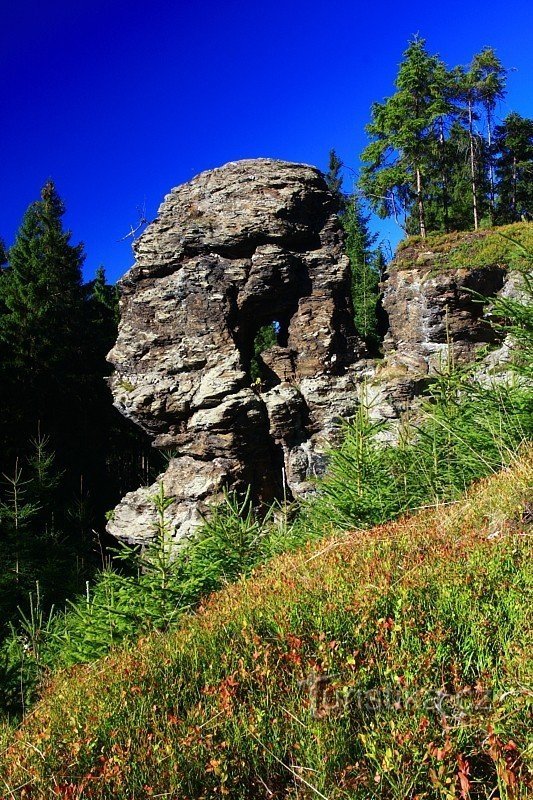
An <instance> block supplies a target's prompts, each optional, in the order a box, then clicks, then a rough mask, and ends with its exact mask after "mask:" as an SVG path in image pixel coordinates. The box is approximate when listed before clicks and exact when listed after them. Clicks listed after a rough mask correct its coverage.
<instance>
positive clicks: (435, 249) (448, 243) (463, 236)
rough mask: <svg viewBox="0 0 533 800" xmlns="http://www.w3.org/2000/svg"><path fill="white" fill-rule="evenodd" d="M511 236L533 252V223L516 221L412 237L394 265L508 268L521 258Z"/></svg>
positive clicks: (397, 254)
mask: <svg viewBox="0 0 533 800" xmlns="http://www.w3.org/2000/svg"><path fill="white" fill-rule="evenodd" d="M509 239H513V240H514V241H516V242H519V243H520V244H521V245H522V246H523V247H525V248H526V249H527V250H529V252H533V224H532V223H529V222H515V223H514V224H512V225H502V226H500V227H498V228H488V229H486V230H479V231H470V232H466V231H458V232H454V233H432V234H429V236H428V237H427V238H426V239H421V238H420V237H419V236H410V237H408V238H407V239H405V240H404V241H403V242H401V243H400V245H399V246H398V251H397V253H396V256H395V259H394V266H395V268H396V269H413V267H428V268H431V269H433V268H434V269H435V270H439V271H440V270H446V269H458V268H461V267H488V266H495V265H497V266H503V267H508V266H510V265H512V263H513V262H514V261H516V259H520V252H519V251H518V252H517V248H516V246H515V245H514V244H513V243H512V242H510V241H509Z"/></svg>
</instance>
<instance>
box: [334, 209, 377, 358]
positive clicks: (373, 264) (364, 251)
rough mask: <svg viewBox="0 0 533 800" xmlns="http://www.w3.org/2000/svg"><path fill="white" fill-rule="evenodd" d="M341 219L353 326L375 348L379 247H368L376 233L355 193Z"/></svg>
mask: <svg viewBox="0 0 533 800" xmlns="http://www.w3.org/2000/svg"><path fill="white" fill-rule="evenodd" d="M341 222H342V225H343V228H344V231H345V246H346V255H347V256H348V258H349V259H350V267H351V278H352V281H351V283H352V305H353V311H354V322H355V327H356V329H357V331H358V333H359V334H360V335H361V337H362V338H363V339H364V340H365V341H366V343H367V345H368V346H369V347H370V348H371V349H372V350H374V351H375V350H376V349H377V348H378V346H379V341H380V337H379V332H378V320H377V303H378V297H379V282H380V278H381V273H380V271H381V269H382V268H383V255H382V253H381V251H380V250H379V249H378V250H373V249H372V246H373V245H374V244H375V242H376V238H377V236H376V235H372V234H371V233H370V231H369V229H368V216H366V215H365V214H364V212H363V210H362V207H361V203H360V201H359V200H358V199H357V197H356V196H355V195H353V196H352V197H350V198H349V199H348V200H347V201H346V204H345V211H344V213H343V215H342V217H341Z"/></svg>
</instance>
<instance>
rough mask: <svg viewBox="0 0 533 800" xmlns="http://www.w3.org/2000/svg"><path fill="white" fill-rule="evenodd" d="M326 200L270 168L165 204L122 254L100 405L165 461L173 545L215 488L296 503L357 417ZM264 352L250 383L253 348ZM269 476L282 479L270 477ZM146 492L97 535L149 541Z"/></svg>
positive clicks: (309, 171) (340, 277)
mask: <svg viewBox="0 0 533 800" xmlns="http://www.w3.org/2000/svg"><path fill="white" fill-rule="evenodd" d="M335 212H336V206H335V201H334V199H333V197H332V196H331V194H330V193H329V192H328V190H327V187H326V184H325V182H324V179H323V177H322V175H321V173H320V172H319V171H318V170H316V169H315V168H313V167H309V166H306V165H302V164H292V163H286V162H281V161H273V160H269V159H257V160H249V161H240V162H235V163H230V164H227V165H226V166H224V167H221V168H220V169H215V170H212V171H209V172H205V173H202V174H201V175H199V176H198V177H196V178H195V179H194V180H192V181H191V182H190V183H187V184H184V185H183V186H179V187H178V188H176V189H174V190H173V191H172V192H171V193H170V194H169V195H167V197H166V198H165V201H164V202H163V204H162V206H161V207H160V209H159V215H158V217H157V219H156V220H155V222H153V223H152V224H151V225H150V226H149V227H148V228H147V229H146V230H145V232H144V233H143V235H142V236H141V238H140V239H139V240H138V241H137V242H136V243H135V248H134V249H135V256H136V263H135V265H134V266H133V268H132V269H131V270H130V271H129V272H128V273H127V274H126V276H125V277H124V278H123V279H122V281H121V323H120V328H119V335H118V340H117V343H116V345H115V347H114V348H113V350H112V351H111V353H110V355H109V360H110V361H111V363H112V364H114V366H115V373H114V374H113V377H112V379H111V388H112V391H113V395H114V399H115V404H116V405H117V407H118V408H119V409H120V410H121V411H122V413H123V414H125V415H126V416H127V417H129V418H130V419H132V420H133V421H134V422H135V423H137V424H138V425H140V426H141V427H142V428H143V429H144V430H145V431H146V432H147V433H148V434H149V435H150V436H151V437H152V438H153V441H154V444H155V446H157V447H160V448H165V449H167V450H168V451H169V452H170V453H171V454H172V458H171V460H170V462H169V467H168V470H167V472H166V473H165V474H164V475H163V476H162V478H161V479H162V480H163V482H164V485H165V490H166V493H167V494H169V495H170V496H172V497H174V498H175V501H174V504H173V506H172V507H171V509H170V513H171V517H172V525H173V534H174V536H175V538H176V540H179V539H180V538H182V537H183V536H186V535H188V534H190V533H191V531H192V530H193V529H194V527H195V526H197V525H198V523H199V521H200V520H201V514H202V513H203V512H205V510H206V508H207V507H208V504H209V503H210V502H211V503H212V502H213V501H214V500H216V499H217V498H218V497H219V496H220V493H221V491H222V489H223V488H224V487H228V488H239V487H242V486H244V485H246V484H250V485H251V487H252V491H253V494H254V496H255V497H256V498H258V499H263V500H271V499H272V498H274V497H276V496H278V497H279V496H281V495H282V492H283V480H286V485H287V487H288V489H289V491H290V492H292V493H294V494H301V493H304V492H306V491H307V490H308V489H309V481H310V478H311V477H312V476H313V475H314V474H317V473H319V472H321V471H322V470H323V462H324V459H323V449H324V445H325V444H326V442H327V441H330V440H331V439H332V437H334V435H335V428H336V422H337V421H338V418H339V416H347V415H349V414H350V413H353V410H354V407H355V405H356V403H357V399H356V391H355V388H356V387H355V378H354V374H353V373H352V371H351V366H352V365H353V363H354V362H355V361H356V360H357V359H358V357H360V355H362V354H363V350H364V347H363V344H362V342H361V341H360V340H359V339H358V338H357V336H356V333H355V330H354V327H353V322H352V319H351V313H350V305H349V264H348V261H347V259H346V257H345V256H344V255H343V253H342V237H341V232H340V226H339V222H338V219H337V216H336V213H335ZM273 321H275V322H276V323H277V325H278V328H279V332H278V344H277V345H276V346H275V347H272V348H271V349H270V350H269V351H267V352H265V353H264V354H263V356H262V380H261V384H260V385H259V384H254V385H253V384H252V381H251V378H250V362H251V358H252V355H253V352H252V350H253V342H254V338H255V334H256V333H257V331H258V330H259V328H260V327H261V326H263V325H266V324H269V323H271V322H273ZM283 476H284V477H283ZM155 491H156V486H153V487H148V488H143V489H139V490H137V491H136V492H131V493H130V494H128V495H127V496H126V497H125V498H124V499H123V501H122V502H121V503H120V504H119V506H118V507H117V508H116V510H115V513H114V517H113V520H111V521H110V523H109V526H108V529H109V531H110V533H112V534H113V535H115V536H117V537H118V538H120V539H125V540H128V541H135V542H142V541H146V539H147V538H150V536H151V535H152V529H151V523H152V521H153V515H154V511H153V508H152V504H151V502H150V498H151V496H153V495H154V494H155Z"/></svg>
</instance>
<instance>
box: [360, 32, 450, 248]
mask: <svg viewBox="0 0 533 800" xmlns="http://www.w3.org/2000/svg"><path fill="white" fill-rule="evenodd" d="M448 81H449V78H448V73H447V71H446V68H445V66H444V64H443V63H442V61H441V60H440V59H439V58H438V56H432V55H430V54H429V53H428V52H427V50H426V46H425V41H424V40H423V39H419V38H418V37H415V38H414V39H413V40H412V41H411V42H410V43H409V46H408V48H407V50H406V51H405V53H404V60H403V61H402V63H401V64H400V68H399V71H398V76H397V78H396V89H397V91H396V93H395V94H394V95H392V96H391V97H389V98H388V99H387V100H385V101H384V102H383V103H374V105H373V106H372V121H371V122H370V124H369V125H368V126H367V131H368V133H369V135H370V137H371V139H372V141H371V143H370V144H369V145H368V147H367V148H366V149H365V151H364V152H363V154H362V156H361V158H362V161H363V162H364V165H363V168H362V171H361V179H360V187H361V189H362V191H363V192H364V194H365V196H366V197H367V198H368V199H369V201H370V203H371V205H372V207H373V208H374V209H375V210H376V211H377V212H378V214H379V215H380V216H382V217H385V216H391V215H393V216H394V217H395V219H396V220H397V221H399V214H400V212H401V211H402V210H403V213H404V216H407V213H408V212H409V210H410V208H411V206H412V204H413V203H416V207H417V219H418V226H419V231H420V234H421V235H422V236H425V235H426V220H425V187H424V173H425V172H426V165H427V162H428V159H429V157H430V153H431V150H432V140H433V135H434V125H435V123H436V121H437V120H438V119H439V118H441V117H442V116H443V115H445V114H446V113H448V103H447V98H446V87H447V84H448Z"/></svg>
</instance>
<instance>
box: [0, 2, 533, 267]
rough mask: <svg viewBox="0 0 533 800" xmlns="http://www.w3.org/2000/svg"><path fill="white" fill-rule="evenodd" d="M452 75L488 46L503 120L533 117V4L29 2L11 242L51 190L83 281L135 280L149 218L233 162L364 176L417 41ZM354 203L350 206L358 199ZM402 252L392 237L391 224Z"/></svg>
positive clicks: (12, 63) (17, 99) (19, 34)
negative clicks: (378, 105)
mask: <svg viewBox="0 0 533 800" xmlns="http://www.w3.org/2000/svg"><path fill="white" fill-rule="evenodd" d="M417 32H418V33H420V35H421V36H423V37H424V38H426V40H427V45H428V49H429V50H430V51H431V52H438V53H440V55H441V56H442V58H443V59H444V60H445V61H446V62H447V63H448V64H450V65H453V64H464V63H467V62H468V61H469V60H470V58H471V56H472V55H473V54H474V53H475V52H477V51H479V50H480V49H481V48H482V47H483V46H485V45H491V46H493V47H495V48H496V50H497V52H498V55H499V56H500V58H501V60H502V61H503V63H504V64H505V66H506V67H508V68H509V69H511V70H512V71H511V72H510V74H509V83H508V96H507V99H506V101H505V103H504V104H502V106H501V107H500V109H499V115H500V116H501V117H503V116H505V115H506V114H507V113H508V112H509V111H510V110H516V111H519V112H520V113H521V114H523V115H524V116H529V117H533V84H532V80H531V78H532V74H531V73H532V69H531V68H532V61H533V56H532V40H533V37H532V33H533V30H532V14H531V4H530V1H529V0H507V2H505V3H503V4H502V3H501V2H495V0H485V2H483V3H480V2H479V0H476V1H474V0H445V2H444V3H430V2H421V0H411V1H409V0H407V2H403V3H401V2H395V3H389V2H381V3H379V2H374V3H372V2H369V0H366V1H364V0H352V2H348V0H339V1H338V2H335V0H330V2H323V1H322V0H320V1H319V0H315V1H314V2H313V0H306V2H303V0H285V2H279V1H278V0H272V1H271V2H263V3H260V2H256V0H248V1H247V2H245V0H218V2H215V1H214V0H204V2H201V1H199V0H197V1H196V2H183V0H175V2H169V1H168V0H159V2H157V3H150V2H149V0H144V1H143V2H138V0H48V2H46V3H44V2H42V0H39V2H36V1H35V0H19V2H18V3H16V4H15V3H12V4H11V7H7V6H6V7H5V8H3V10H2V26H1V29H0V76H1V80H0V109H1V114H2V124H1V125H0V192H1V204H0V236H1V237H2V238H4V240H5V241H6V243H7V244H8V245H9V244H11V243H12V241H13V238H14V236H15V232H16V230H17V228H18V225H19V224H20V220H21V217H22V215H23V213H24V210H25V209H26V207H27V206H28V204H29V203H30V202H31V201H32V200H34V199H37V198H38V196H39V190H40V187H41V186H42V184H43V183H44V182H45V181H46V180H47V178H49V177H51V178H53V180H54V181H55V182H56V185H57V188H58V190H59V192H60V194H61V196H62V197H63V199H64V201H65V203H66V205H67V209H68V212H67V217H66V222H67V224H68V226H69V227H70V228H71V230H72V232H73V241H74V242H78V241H80V240H81V241H83V242H84V243H85V248H86V253H87V260H86V271H85V272H86V277H87V278H90V277H92V275H93V274H94V270H95V269H96V267H97V266H98V265H99V264H103V265H104V266H105V267H106V270H107V273H108V277H109V278H110V279H112V280H115V279H116V278H118V277H119V276H120V275H121V274H123V273H124V272H125V270H126V269H128V267H129V266H131V264H132V261H133V258H132V254H131V244H130V241H131V240H126V241H123V242H120V241H119V240H120V239H121V237H122V236H124V235H125V234H126V233H127V232H128V230H129V229H130V226H131V225H134V226H135V225H136V223H137V220H138V211H137V208H138V207H142V206H143V205H144V204H145V207H146V213H147V216H148V217H149V218H151V217H153V216H155V213H156V211H157V207H158V206H159V204H160V202H161V201H162V199H163V197H164V195H165V194H166V193H167V192H168V191H169V190H170V189H171V188H172V187H173V186H176V185H177V184H179V183H182V182H183V181H186V180H188V179H190V178H191V177H193V176H194V175H195V174H197V173H198V172H200V171H202V170H204V169H209V168H212V167H215V166H219V165H221V164H223V163H225V162H227V161H231V160H235V159H239V158H250V157H256V156H268V157H273V158H283V159H288V160H292V161H302V162H306V163H311V164H316V165H317V166H319V167H320V168H325V167H326V164H327V158H328V152H329V150H330V148H332V147H334V148H335V149H336V150H337V152H338V153H339V155H340V156H341V158H342V159H343V160H344V161H345V163H346V164H349V165H351V166H353V167H357V166H358V159H359V154H360V152H361V150H362V148H363V147H364V145H365V143H366V137H365V133H364V126H365V124H366V123H367V122H368V120H369V109H370V105H371V103H372V102H373V101H375V100H382V99H383V98H384V97H386V96H387V95H389V94H390V93H391V92H392V90H393V87H392V84H393V81H394V78H395V75H396V71H397V65H398V63H399V61H400V60H401V54H402V52H403V50H405V47H406V44H407V41H408V39H409V38H410V37H411V36H412V35H413V34H414V33H417ZM346 188H347V189H349V188H350V181H349V180H348V181H347V185H346ZM380 230H381V232H382V235H383V236H384V237H385V238H390V239H392V240H393V242H394V241H396V240H397V238H398V234H397V232H396V230H395V229H394V225H393V224H392V223H390V224H387V225H383V224H380Z"/></svg>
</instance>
